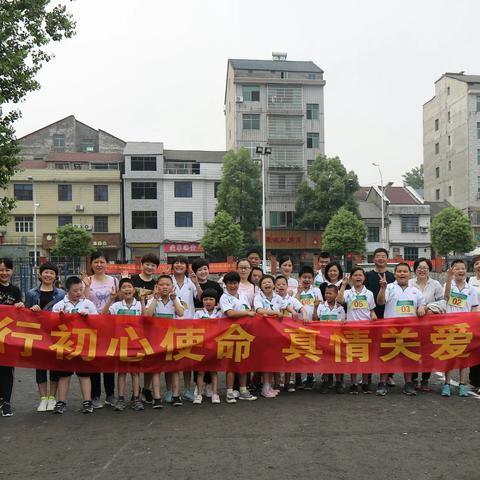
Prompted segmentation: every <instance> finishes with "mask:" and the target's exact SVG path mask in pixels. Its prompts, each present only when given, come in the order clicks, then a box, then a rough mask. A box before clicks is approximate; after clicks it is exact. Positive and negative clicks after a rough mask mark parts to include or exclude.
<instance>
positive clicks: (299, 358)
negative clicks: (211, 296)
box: [0, 306, 480, 373]
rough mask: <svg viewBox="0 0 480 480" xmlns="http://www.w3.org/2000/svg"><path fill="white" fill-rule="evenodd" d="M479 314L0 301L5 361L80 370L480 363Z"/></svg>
mask: <svg viewBox="0 0 480 480" xmlns="http://www.w3.org/2000/svg"><path fill="white" fill-rule="evenodd" d="M479 334H480V313H458V314H448V315H429V316H427V317H424V318H421V319H417V318H404V319H401V318H397V319H384V320H377V321H375V322H342V323H340V322H312V323H310V324H307V325H304V324H303V322H298V321H295V320H293V319H291V318H284V319H283V320H278V319H277V318H272V317H263V316H261V315H257V316H255V317H246V318H242V319H235V320H230V319H228V318H219V319H215V320H171V319H166V318H153V317H130V316H120V315H117V316H115V315H89V316H81V315H79V314H67V313H59V314H57V313H51V312H37V313H35V312H31V311H30V310H27V309H19V310H17V309H15V308H14V307H7V306H0V365H11V366H18V367H29V368H42V369H51V370H67V371H82V372H95V371H102V372H113V371H115V372H141V371H149V372H168V371H180V370H182V371H183V370H199V371H233V372H253V371H257V372H258V371H260V372H262V371H263V372H315V373H317V372H322V373H382V372H383V373H387V372H422V371H423V372H427V371H447V370H450V369H453V368H459V367H468V366H471V365H476V364H480V340H479Z"/></svg>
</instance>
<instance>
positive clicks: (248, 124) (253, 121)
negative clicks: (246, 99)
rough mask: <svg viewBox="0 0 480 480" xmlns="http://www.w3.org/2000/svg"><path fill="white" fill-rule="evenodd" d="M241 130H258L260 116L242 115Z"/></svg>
mask: <svg viewBox="0 0 480 480" xmlns="http://www.w3.org/2000/svg"><path fill="white" fill-rule="evenodd" d="M243 129H244V130H260V115H258V114H251V113H244V114H243Z"/></svg>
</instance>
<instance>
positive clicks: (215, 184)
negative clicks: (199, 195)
mask: <svg viewBox="0 0 480 480" xmlns="http://www.w3.org/2000/svg"><path fill="white" fill-rule="evenodd" d="M219 188H220V182H215V183H214V185H213V197H214V198H218V189H219Z"/></svg>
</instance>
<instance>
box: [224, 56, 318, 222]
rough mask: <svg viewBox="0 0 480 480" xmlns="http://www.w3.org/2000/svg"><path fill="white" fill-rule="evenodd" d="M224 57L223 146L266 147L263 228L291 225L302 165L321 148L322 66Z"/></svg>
mask: <svg viewBox="0 0 480 480" xmlns="http://www.w3.org/2000/svg"><path fill="white" fill-rule="evenodd" d="M286 57H287V54H286V53H273V57H272V60H244V59H230V60H228V67H227V79H226V88H225V121H226V145H227V149H228V150H232V149H233V150H238V149H240V148H241V147H245V148H247V149H248V150H249V151H250V155H251V157H252V158H253V159H258V160H260V156H259V155H258V154H257V153H256V151H255V149H256V147H257V146H262V147H264V146H270V147H271V149H272V153H271V155H269V156H267V161H266V211H267V212H266V213H267V227H268V228H286V229H291V228H292V226H293V224H294V212H295V200H296V193H297V190H298V186H299V184H300V182H301V181H302V180H303V179H304V178H305V176H306V174H307V169H308V166H309V165H310V164H311V163H312V162H313V160H315V158H316V157H317V156H318V155H319V154H323V153H324V152H325V141H324V109H323V88H324V85H325V81H324V79H323V70H322V69H321V68H319V67H318V66H317V65H315V64H314V63H313V62H304V61H287V59H286Z"/></svg>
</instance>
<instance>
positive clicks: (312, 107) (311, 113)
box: [307, 103, 319, 120]
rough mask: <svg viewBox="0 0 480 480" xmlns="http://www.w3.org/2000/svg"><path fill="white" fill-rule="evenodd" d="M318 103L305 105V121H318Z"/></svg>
mask: <svg viewBox="0 0 480 480" xmlns="http://www.w3.org/2000/svg"><path fill="white" fill-rule="evenodd" d="M318 112H319V108H318V103H307V120H318Z"/></svg>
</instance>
